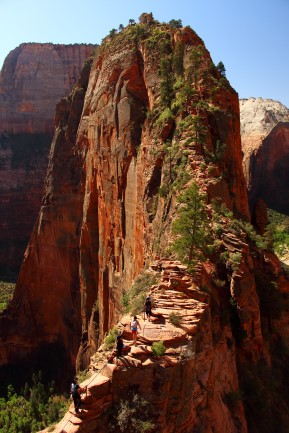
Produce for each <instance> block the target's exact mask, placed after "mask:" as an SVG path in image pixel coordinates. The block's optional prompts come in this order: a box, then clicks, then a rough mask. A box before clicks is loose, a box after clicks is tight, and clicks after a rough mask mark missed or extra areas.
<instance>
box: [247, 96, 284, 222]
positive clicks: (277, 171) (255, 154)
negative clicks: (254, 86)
mask: <svg viewBox="0 0 289 433" xmlns="http://www.w3.org/2000/svg"><path fill="white" fill-rule="evenodd" d="M240 117H241V138H242V150H243V152H244V158H243V167H244V173H245V177H246V182H247V187H248V194H249V202H250V206H251V208H252V209H253V208H254V205H255V203H256V201H257V200H258V199H262V200H263V201H265V202H266V204H267V206H268V207H270V208H272V209H275V210H277V211H280V212H284V213H286V214H288V212H289V196H288V176H287V166H288V150H289V110H288V108H286V107H285V106H284V105H282V104H280V102H278V101H273V100H271V99H262V98H256V99H255V98H249V99H241V100H240ZM276 192H278V193H277V194H276Z"/></svg>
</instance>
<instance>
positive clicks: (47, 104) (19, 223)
mask: <svg viewBox="0 0 289 433" xmlns="http://www.w3.org/2000/svg"><path fill="white" fill-rule="evenodd" d="M93 48H94V46H93V45H85V44H82V45H81V44H80V45H78V44H75V45H53V44H37V43H34V44H22V45H20V46H19V47H17V48H15V50H13V51H11V52H10V53H9V55H8V56H7V57H6V59H5V61H4V64H3V68H2V70H1V74H0V227H1V230H0V233H1V234H0V275H1V276H2V277H7V276H8V277H9V276H13V275H14V276H16V275H17V274H18V272H19V268H20V264H21V262H22V260H23V254H24V251H25V248H26V246H27V243H28V240H29V237H30V234H31V231H32V228H33V225H34V223H35V221H36V218H37V214H38V212H39V208H40V204H41V199H42V197H43V193H44V179H45V175H46V170H47V164H48V155H49V150H50V145H51V140H52V136H53V130H54V113H55V105H56V102H57V101H58V100H59V99H60V98H61V97H63V96H64V95H67V94H68V93H69V92H70V91H71V89H72V87H73V85H74V84H75V83H76V81H77V79H78V77H79V74H80V71H81V69H82V68H83V65H84V62H85V59H86V58H87V57H88V56H89V55H90V54H91V52H92V50H93Z"/></svg>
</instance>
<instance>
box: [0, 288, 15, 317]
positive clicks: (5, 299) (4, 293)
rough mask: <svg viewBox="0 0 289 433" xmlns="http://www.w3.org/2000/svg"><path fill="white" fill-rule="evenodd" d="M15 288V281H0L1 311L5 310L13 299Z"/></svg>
mask: <svg viewBox="0 0 289 433" xmlns="http://www.w3.org/2000/svg"><path fill="white" fill-rule="evenodd" d="M14 289H15V284H14V283H8V282H6V281H0V312H1V311H3V310H4V309H5V308H6V307H7V306H8V304H9V302H10V301H11V299H12V296H13V293H14Z"/></svg>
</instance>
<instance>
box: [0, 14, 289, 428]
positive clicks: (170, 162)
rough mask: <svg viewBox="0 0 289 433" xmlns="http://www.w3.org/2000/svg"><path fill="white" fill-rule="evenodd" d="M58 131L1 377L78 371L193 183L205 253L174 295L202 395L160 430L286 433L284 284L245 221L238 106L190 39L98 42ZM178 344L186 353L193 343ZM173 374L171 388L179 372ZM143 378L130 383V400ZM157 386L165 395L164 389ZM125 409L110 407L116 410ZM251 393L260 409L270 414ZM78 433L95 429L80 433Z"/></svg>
mask: <svg viewBox="0 0 289 433" xmlns="http://www.w3.org/2000/svg"><path fill="white" fill-rule="evenodd" d="M143 18H146V19H145V20H144V19H143ZM208 71H209V73H208ZM164 72H165V73H164ZM167 76H168V77H170V78H171V79H172V81H173V86H171V87H170V81H169V82H168V81H167V80H166V77H167ZM168 89H169V92H168ZM168 94H169V96H170V98H169V100H168ZM55 119H56V130H55V135H54V139H53V144H52V150H51V158H50V163H49V169H48V175H47V179H46V189H45V198H44V200H43V204H42V207H41V210H40V214H39V218H38V221H37V224H36V225H35V227H34V231H33V233H32V236H31V240H30V243H29V247H28V249H27V251H26V254H25V260H24V263H23V266H22V269H21V273H20V277H19V280H18V283H17V287H16V290H15V294H14V298H13V301H12V302H11V304H10V305H9V308H8V309H7V310H6V311H4V313H3V314H2V315H1V317H0V325H1V327H0V357H1V358H0V359H1V365H2V366H5V365H10V366H11V365H12V366H13V367H14V366H15V365H16V366H17V365H19V363H20V362H21V365H23V363H24V361H25V360H27V359H29V360H30V361H35V365H37V362H36V361H38V360H39V356H40V354H41V355H42V356H43V357H44V360H43V358H42V359H40V362H38V365H39V364H40V365H42V366H44V367H45V366H46V365H47V361H46V360H47V356H48V355H50V356H51V354H55V355H57V354H58V353H60V354H62V356H63V358H62V359H61V360H60V359H59V358H58V357H57V356H56V364H57V367H58V373H59V371H60V373H61V375H62V380H63V381H65V376H68V375H72V370H73V368H74V366H75V364H76V367H77V369H78V370H82V369H84V368H86V367H87V366H88V365H89V363H90V359H91V356H92V355H94V354H95V352H96V350H97V348H98V347H99V345H100V344H101V343H102V341H103V338H104V336H105V334H106V332H107V331H108V330H109V329H110V328H111V327H112V326H113V325H114V324H115V323H117V322H118V320H119V315H120V311H121V305H122V303H121V301H122V296H123V293H124V292H125V291H126V290H128V289H129V288H130V287H131V285H132V283H133V282H134V280H135V279H136V278H137V276H138V275H140V274H141V273H142V272H143V271H144V269H146V268H147V267H149V266H150V265H151V264H152V262H153V261H154V259H156V258H157V257H168V256H170V255H171V249H170V247H171V244H172V239H173V234H172V222H173V221H174V220H175V218H176V215H177V214H178V211H179V208H180V205H179V203H178V201H177V196H178V195H179V193H180V191H181V190H183V189H185V188H186V187H188V186H189V185H190V184H191V183H192V181H195V182H196V183H197V185H198V188H199V190H200V191H201V192H203V193H204V194H205V193H206V197H207V200H206V211H207V213H208V217H209V220H208V226H209V231H210V233H211V235H212V237H213V245H208V247H211V248H210V252H209V251H208V252H206V257H205V260H204V262H203V264H202V265H200V266H199V267H197V268H196V269H195V275H194V279H193V281H192V279H191V278H192V277H190V276H189V275H186V278H187V280H186V279H185V280H183V283H182V284H183V285H182V286H181V287H182V292H183V293H184V295H185V296H184V298H185V297H186V296H187V295H188V293H187V292H189V293H190V296H189V298H190V300H189V301H188V300H186V302H185V305H187V302H189V305H191V306H192V307H193V308H192V309H191V312H192V313H193V314H192V315H191V314H188V315H187V316H188V317H185V316H186V314H184V310H183V309H182V315H183V316H184V317H183V322H184V323H183V326H184V327H185V326H186V319H188V323H187V325H188V326H187V331H186V334H191V335H190V336H191V337H192V338H193V339H194V338H195V339H196V341H197V345H196V354H197V356H196V359H197V362H198V363H199V364H198V365H200V369H198V368H196V369H195V368H192V369H191V370H190V361H188V366H187V367H188V370H189V373H188V376H184V377H185V378H187V379H186V380H184V381H182V379H181V382H179V384H180V387H182V385H181V384H183V386H184V388H186V387H188V388H186V389H188V391H187V392H188V394H186V395H190V396H191V387H190V384H191V383H192V382H193V383H194V384H195V383H196V386H197V388H196V400H197V396H198V394H199V393H200V399H201V401H202V402H204V405H202V403H200V404H199V403H198V402H197V403H196V402H194V404H195V403H196V406H194V404H192V400H191V399H189V400H188V406H187V407H188V413H189V415H188V416H187V414H186V410H181V409H180V411H179V412H176V413H172V414H171V418H170V421H169V425H170V427H169V428H172V427H171V426H173V425H176V423H179V424H178V429H179V430H176V433H178V432H186V433H188V431H190V430H188V429H190V428H191V426H192V425H193V423H194V422H195V421H193V420H191V419H190V414H191V413H193V416H192V418H194V419H197V420H200V423H204V429H203V431H204V432H205V433H207V432H208V433H213V432H215V433H216V432H218V433H219V432H220V433H221V432H222V433H223V432H224V427H223V426H220V424H221V423H220V424H219V423H218V424H217V429H215V423H216V419H218V418H217V415H216V414H217V412H218V413H219V409H221V415H222V417H223V418H222V420H224V422H225V423H226V424H225V425H226V427H225V428H226V432H228V433H233V432H234V433H235V432H236V431H237V432H238V431H246V428H247V427H246V423H247V425H248V430H249V431H254V433H259V432H260V433H261V432H262V433H264V432H266V433H271V432H272V431H276V429H277V428H278V429H280V425H281V427H282V428H283V427H284V428H285V426H286V425H288V420H289V410H288V408H289V402H288V398H287V394H286V393H284V383H286V372H287V365H288V352H287V347H288V337H287V336H288V334H289V333H288V306H287V301H286V299H287V298H288V277H287V276H286V274H285V272H284V270H282V269H281V267H280V264H279V262H278V260H277V258H276V257H275V256H274V254H273V253H271V252H270V251H267V250H266V248H265V247H264V246H263V247H260V244H261V243H262V242H261V241H263V239H262V238H260V237H258V236H257V235H256V233H255V232H254V231H253V230H252V227H251V226H250V225H249V223H248V221H249V218H250V213H249V209H248V201H247V195H246V186H245V181H244V177H243V173H242V158H241V142H240V123H239V102H238V96H237V94H236V92H235V91H234V90H233V89H232V88H231V87H230V85H229V83H228V82H227V80H226V79H225V78H224V77H222V76H221V74H220V73H219V71H218V70H217V68H216V67H214V65H213V64H212V62H211V59H210V56H209V53H208V52H207V51H206V49H205V47H204V44H203V42H202V41H201V39H200V38H199V37H198V36H197V35H196V34H195V32H193V31H192V30H191V29H190V28H188V27H186V28H182V29H176V28H173V27H172V26H169V25H165V24H159V23H157V22H155V21H154V20H153V18H152V17H151V16H150V15H149V14H146V15H145V17H142V21H141V22H140V24H137V25H135V26H129V27H127V28H126V29H124V30H123V31H122V32H120V33H119V34H117V35H115V36H114V37H108V38H106V40H105V41H104V44H103V45H102V46H101V47H99V49H98V50H97V52H96V55H95V57H94V59H93V61H92V62H91V63H90V64H89V65H88V64H87V68H86V69H85V70H84V71H83V73H82V75H81V78H80V80H79V82H78V85H77V86H76V87H75V88H74V90H73V92H72V94H71V95H70V97H68V98H64V99H62V100H61V101H60V102H59V104H58V105H57V111H56V117H55ZM162 262H163V261H162ZM162 267H163V264H162ZM170 272H171V271H170ZM178 272H180V274H182V272H184V269H181V268H179V269H178ZM182 275H183V274H182ZM183 276H184V275H183ZM171 279H172V280H174V278H173V276H172V274H170V277H169V278H168V280H171ZM193 283H194V284H195V286H193ZM191 286H192V287H194V289H195V290H193V291H192V290H191V289H190V287H191ZM171 289H172V291H171ZM164 291H165V292H167V295H168V296H169V295H170V296H169V298H164V297H162V296H163V293H162V292H161V293H160V296H157V295H156V298H157V302H158V304H159V305H158V307H159V308H160V311H161V312H162V314H163V316H164V320H165V329H167V330H168V331H169V328H170V326H169V325H168V324H167V321H166V317H167V316H168V314H169V311H170V310H172V309H173V308H172V302H173V304H175V305H178V303H180V304H182V303H183V299H182V298H179V295H178V294H176V293H175V292H176V291H177V289H176V287H175V285H174V287H173V288H172V287H171V285H170V284H169V286H168V287H164ZM192 292H193V293H192ZM201 292H202V293H201ZM203 292H205V295H204V293H203ZM181 296H183V295H181ZM199 296H202V297H201V298H200V297H199ZM204 296H205V297H204ZM194 309H195V310H194ZM166 310H167V313H166ZM194 311H195V313H196V314H195V313H194ZM198 315H199V317H197V316H198ZM192 319H194V323H193V322H192ZM198 319H199V320H200V321H199V322H198ZM207 324H208V327H207ZM156 325H157V324H156ZM195 325H196V326H197V329H196V328H195ZM202 326H204V329H205V333H203V331H202V329H203V328H202ZM146 329H148V330H149V327H147V328H146ZM152 329H153V333H154V332H155V331H154V329H155V328H152ZM156 329H158V331H157V332H158V333H156V334H155V335H154V336H153V337H152V338H151V340H150V341H147V340H148V339H147V340H146V341H140V343H144V346H150V343H151V341H152V340H153V339H154V338H157V337H158V335H159V336H160V331H161V332H162V328H158V325H157V327H156ZM199 330H200V332H199ZM195 331H196V334H194V332H195ZM149 332H151V331H149ZM163 335H165V333H163ZM180 337H181V338H180V340H181V339H182V338H186V341H187V342H188V343H189V341H190V340H189V337H185V336H184V334H183V335H180ZM203 342H204V346H205V347H204V348H202V343H203ZM169 344H173V341H172V342H171V343H169ZM178 345H179V343H178V342H177V341H176V346H177V347H178ZM206 345H207V346H206ZM198 347H200V352H199V353H197V352H198ZM172 348H173V347H170V349H172ZM207 349H208V351H207ZM144 350H146V349H142V348H141V349H137V350H136V353H135V352H134V350H133V351H132V353H131V354H133V356H132V357H128V361H129V360H130V358H132V359H131V361H132V363H133V365H140V366H141V365H142V364H143V362H144V363H145V362H146V356H148V354H147V353H144V354H143V353H140V352H139V351H141V352H143V351H144ZM203 350H204V352H202V351H203ZM148 352H150V350H149V349H148ZM171 354H172V353H171ZM199 355H200V358H198V356H199ZM177 356H178V355H177ZM142 357H144V359H143V360H142ZM139 358H140V359H139ZM148 358H150V357H149V356H148ZM125 359H126V358H125ZM212 360H214V361H212ZM41 361H42V362H41ZM128 361H127V362H128ZM207 361H208V362H209V363H211V362H212V363H213V367H208V364H207ZM178 362H179V361H178ZM192 362H193V360H192ZM51 365H52V363H49V367H50V371H51V370H52V368H51ZM63 365H65V369H63V367H62V366H63ZM177 365H178V367H176V369H175V372H176V374H182V373H183V371H182V369H181V368H179V366H180V365H182V364H180V363H178V364H177ZM191 366H192V365H191ZM2 368H3V367H2ZM117 368H122V367H121V366H117ZM117 368H112V370H113V373H112V376H113V375H114V374H115V375H117V374H118V371H119V370H117ZM141 368H143V367H141ZM141 368H140V369H138V367H134V368H133V369H131V370H129V371H130V372H135V374H136V375H138V372H139V371H140V372H142V373H143V372H146V374H147V376H148V380H150V378H151V376H150V368H149V366H144V368H143V370H141ZM151 368H152V369H153V370H154V368H158V367H157V363H154V362H153V365H152V367H151ZM168 368H171V367H168ZM173 368H174V367H173V366H172V368H171V370H168V369H164V371H163V370H160V371H161V372H162V373H160V374H165V373H166V371H167V372H168V374H169V373H170V372H172V371H173ZM202 368H204V370H202ZM235 371H237V375H238V377H237V378H236V377H235V375H234V374H235V373H234V372H235ZM203 372H204V377H203V375H202V373H203ZM208 372H209V379H208V380H207V374H208ZM232 372H233V376H234V378H232ZM277 372H278V374H277ZM121 374H122V370H121ZM133 374H134V373H133ZM133 374H132V377H133ZM70 377H71V376H70ZM143 377H144V376H143V375H142V376H140V377H138V379H136V382H140V386H141V384H142V380H143ZM115 378H116V376H115ZM102 380H103V383H104V385H103V386H104V388H105V389H104V390H103V391H101V390H100V389H99V391H101V392H103V394H102V395H103V396H104V397H105V398H104V400H105V399H106V397H107V399H106V403H107V404H110V401H111V399H112V395H111V392H110V391H109V387H110V386H111V384H110V382H109V381H108V380H107V378H104V379H103V378H102ZM122 380H124V382H127V381H129V380H130V375H127V374H126V375H123V376H122ZM96 381H97V380H96ZM238 382H239V387H238ZM112 383H113V381H112ZM115 383H116V384H117V381H116V382H115ZM121 383H122V382H121ZM152 383H153V382H152ZM176 383H177V382H176ZM203 383H207V388H208V389H210V390H211V393H210V392H208V393H207V394H206V389H204V390H203ZM231 384H232V387H231ZM233 384H234V386H233ZM117 386H119V384H117ZM167 386H168V387H171V388H172V389H173V387H174V379H173V377H169V380H168V381H167ZM199 387H200V388H201V390H200V389H199ZM228 387H230V389H231V390H230V391H229V389H228ZM96 389H97V388H96ZM152 389H153V390H154V392H156V391H155V388H152ZM144 392H145V391H144ZM164 392H167V390H166V389H165V390H164ZM178 392H179V391H178ZM178 392H176V395H180V394H178ZM184 392H185V389H184ZM203 392H204V393H205V394H203ZM243 393H244V394H243ZM124 395H125V394H123V395H121V396H120V395H119V394H115V396H117V397H116V401H114V402H115V403H116V404H117V403H118V400H119V399H120V398H123V396H124ZM151 395H152V396H154V393H151ZM166 395H167V394H166ZM243 395H244V397H242V396H243ZM260 395H261V396H263V395H266V406H265V408H266V410H263V409H264V406H262V405H261V404H259V403H260V402H263V400H262V399H261V398H260V397H259V396H260ZM125 397H127V396H126V395H125ZM203 397H204V400H203ZM221 400H222V401H221ZM241 400H243V403H242V402H241ZM225 401H226V402H225ZM224 402H225V403H224ZM256 402H257V403H258V404H257V403H256ZM276 402H278V405H277V404H276ZM91 404H92V405H93V404H94V405H95V403H93V401H92V402H91ZM99 404H100V405H101V404H102V403H101V402H99ZM158 404H159V403H158ZM170 404H171V403H170ZM175 404H176V402H175ZM159 405H160V404H159ZM189 407H190V408H189ZM195 407H197V408H198V410H196V411H195V409H194V408H195ZM242 408H244V409H245V417H246V421H244V420H243V418H242V410H243V409H242ZM191 411H192V412H191ZM235 411H236V412H235ZM228 412H230V413H228ZM235 413H236V417H235V415H234V414H235ZM202 414H204V416H202ZM88 416H90V414H89V413H88ZM92 416H93V417H94V415H93V414H92ZM162 416H163V415H162ZM218 416H220V413H219V414H218ZM95 418H96V417H95ZM164 418H165V417H164V416H163V418H162V422H163V423H166V420H165V419H164ZM182 419H183V421H182ZM177 420H178V421H177ZM96 422H98V421H96ZM76 423H80V421H77V420H74V424H76ZM92 423H95V421H93V420H92ZM94 425H95V424H94ZM201 427H202V425H200V426H197V428H198V429H201ZM69 428H71V431H73V428H74V429H76V428H78V427H77V426H74V427H73V426H71V425H70V427H69ZM81 428H82V427H81ZM83 428H84V429H85V428H86V429H87V431H89V429H90V426H89V423H87V424H86V425H84V424H83ZM159 428H162V427H159ZM164 428H166V424H164ZM274 429H275V430H274ZM164 431H165V430H164Z"/></svg>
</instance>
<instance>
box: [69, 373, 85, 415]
mask: <svg viewBox="0 0 289 433" xmlns="http://www.w3.org/2000/svg"><path fill="white" fill-rule="evenodd" d="M83 392H86V389H85V388H81V386H80V385H79V384H78V377H77V376H75V378H74V380H73V382H72V384H71V388H70V394H71V397H72V399H73V402H74V414H77V413H79V410H80V406H81V394H82V393H83Z"/></svg>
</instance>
